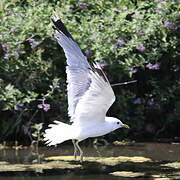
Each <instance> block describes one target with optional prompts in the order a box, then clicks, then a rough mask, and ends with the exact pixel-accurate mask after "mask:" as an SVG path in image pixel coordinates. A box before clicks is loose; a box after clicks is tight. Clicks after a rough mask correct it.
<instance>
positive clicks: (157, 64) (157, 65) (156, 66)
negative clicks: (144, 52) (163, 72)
mask: <svg viewBox="0 0 180 180" xmlns="http://www.w3.org/2000/svg"><path fill="white" fill-rule="evenodd" d="M160 65H161V63H159V62H157V63H156V64H154V65H153V69H155V70H158V69H160Z"/></svg>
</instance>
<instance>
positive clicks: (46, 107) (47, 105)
mask: <svg viewBox="0 0 180 180" xmlns="http://www.w3.org/2000/svg"><path fill="white" fill-rule="evenodd" d="M43 105H44V108H43V109H44V111H46V112H47V111H48V110H49V109H50V104H43Z"/></svg>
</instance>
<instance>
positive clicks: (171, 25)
mask: <svg viewBox="0 0 180 180" xmlns="http://www.w3.org/2000/svg"><path fill="white" fill-rule="evenodd" d="M163 26H164V27H165V28H172V27H173V23H172V22H169V21H166V22H165V23H164V25H163Z"/></svg>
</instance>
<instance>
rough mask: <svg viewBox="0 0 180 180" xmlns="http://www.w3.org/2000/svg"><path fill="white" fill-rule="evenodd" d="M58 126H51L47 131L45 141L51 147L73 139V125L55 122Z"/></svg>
mask: <svg viewBox="0 0 180 180" xmlns="http://www.w3.org/2000/svg"><path fill="white" fill-rule="evenodd" d="M54 122H55V123H56V124H50V125H49V127H50V128H49V129H46V131H45V134H44V140H45V141H46V144H48V145H49V146H51V145H56V144H59V143H62V142H64V141H67V140H69V139H72V137H71V133H70V132H71V125H68V124H65V123H62V122H59V121H54Z"/></svg>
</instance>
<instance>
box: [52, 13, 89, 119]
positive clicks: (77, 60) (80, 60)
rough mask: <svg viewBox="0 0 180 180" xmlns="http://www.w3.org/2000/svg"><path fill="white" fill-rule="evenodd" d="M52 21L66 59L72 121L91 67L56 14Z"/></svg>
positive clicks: (69, 113) (69, 108)
mask: <svg viewBox="0 0 180 180" xmlns="http://www.w3.org/2000/svg"><path fill="white" fill-rule="evenodd" d="M52 21H53V23H54V29H55V37H56V39H57V40H58V43H59V44H60V46H61V47H62V48H63V50H64V52H65V56H66V58H67V65H68V66H67V67H66V73H67V83H68V87H67V89H68V115H69V116H70V117H71V121H73V119H74V112H75V109H76V105H77V103H78V101H79V99H80V98H81V97H82V96H83V95H84V93H85V92H86V90H87V89H88V88H89V85H90V83H91V79H90V77H89V72H90V69H91V67H90V65H89V63H88V61H87V59H86V57H85V56H84V55H83V53H82V51H81V50H80V48H79V46H78V45H77V43H76V42H75V41H74V39H73V38H72V36H71V34H70V33H69V32H68V30H67V29H66V27H65V26H64V24H63V23H62V21H61V20H60V18H59V17H58V16H57V15H56V14H54V16H53V19H52Z"/></svg>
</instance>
